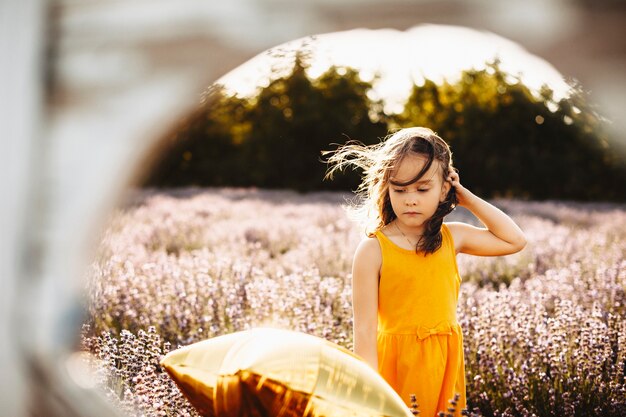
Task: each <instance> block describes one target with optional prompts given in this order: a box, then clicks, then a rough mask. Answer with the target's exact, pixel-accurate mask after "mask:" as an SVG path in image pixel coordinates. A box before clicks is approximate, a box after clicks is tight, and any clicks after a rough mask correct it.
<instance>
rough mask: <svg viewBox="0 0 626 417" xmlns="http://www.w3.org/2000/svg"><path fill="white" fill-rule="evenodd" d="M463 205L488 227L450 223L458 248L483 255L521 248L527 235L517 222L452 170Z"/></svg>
mask: <svg viewBox="0 0 626 417" xmlns="http://www.w3.org/2000/svg"><path fill="white" fill-rule="evenodd" d="M451 176H452V184H453V185H454V186H455V188H456V190H457V195H458V196H459V205H460V206H462V207H465V208H467V209H468V210H469V211H471V212H472V213H473V214H474V215H475V216H476V217H477V218H478V219H479V220H480V221H481V222H482V223H483V224H484V225H485V226H486V227H487V228H486V229H485V228H479V227H475V226H472V225H469V224H466V223H457V222H454V223H446V224H447V225H448V227H449V228H450V231H451V232H452V235H453V237H454V241H455V246H456V250H457V252H460V253H467V254H470V255H479V256H501V255H509V254H511V253H515V252H519V251H521V250H522V249H524V247H525V246H526V236H525V235H524V232H522V230H521V229H520V228H519V226H518V225H517V224H515V222H514V221H513V220H512V219H511V218H510V217H509V216H507V215H506V214H505V213H504V212H503V211H501V210H500V209H498V208H497V207H495V206H493V205H492V204H489V203H488V202H486V201H485V200H483V199H481V198H480V197H478V196H476V195H474V194H473V193H472V192H471V191H469V190H468V189H467V188H464V187H463V186H462V185H461V184H460V181H459V177H458V174H457V173H453V174H451Z"/></svg>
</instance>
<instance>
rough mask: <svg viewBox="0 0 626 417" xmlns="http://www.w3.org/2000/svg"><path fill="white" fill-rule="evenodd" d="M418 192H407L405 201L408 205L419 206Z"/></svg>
mask: <svg viewBox="0 0 626 417" xmlns="http://www.w3.org/2000/svg"><path fill="white" fill-rule="evenodd" d="M417 194H418V193H407V194H406V200H405V203H406V205H407V206H417V203H418V202H419V197H418V195H417Z"/></svg>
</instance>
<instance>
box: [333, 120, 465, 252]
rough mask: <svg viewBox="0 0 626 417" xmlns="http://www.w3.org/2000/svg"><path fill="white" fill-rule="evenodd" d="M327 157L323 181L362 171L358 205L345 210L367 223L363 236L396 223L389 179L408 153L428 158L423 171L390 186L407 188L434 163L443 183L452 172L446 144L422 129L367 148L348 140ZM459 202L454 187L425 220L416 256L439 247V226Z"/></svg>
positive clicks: (351, 215)
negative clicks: (349, 171) (337, 174)
mask: <svg viewBox="0 0 626 417" xmlns="http://www.w3.org/2000/svg"><path fill="white" fill-rule="evenodd" d="M323 154H324V155H326V154H330V157H329V158H328V160H327V161H326V162H327V163H328V164H329V168H328V170H327V172H326V176H325V178H330V179H332V178H333V174H334V173H335V172H336V171H338V170H339V171H342V170H344V169H345V168H347V167H352V169H353V170H356V169H362V170H363V175H362V181H361V184H360V185H359V187H358V188H357V190H356V193H357V197H359V200H360V201H359V202H358V203H355V204H353V205H352V206H350V207H348V214H349V215H350V217H352V218H353V219H355V220H358V221H360V222H363V223H366V230H365V231H366V233H367V235H368V236H370V237H372V236H373V235H374V233H375V232H376V231H378V230H380V229H382V228H383V227H384V226H385V225H387V224H389V223H391V222H392V221H393V220H395V218H396V215H395V213H394V212H393V209H392V207H391V200H390V199H389V184H390V179H389V178H390V176H391V174H392V173H393V171H394V169H395V168H396V167H397V166H398V165H399V164H400V162H401V161H402V159H403V158H404V157H406V156H407V155H409V154H418V155H420V156H423V157H425V158H427V162H426V164H425V165H424V167H423V168H422V170H421V171H420V172H419V173H418V174H417V175H416V176H415V178H413V179H411V180H410V181H408V182H404V183H397V182H392V184H393V185H397V186H406V185H409V184H413V183H414V182H416V181H418V180H419V179H420V178H422V176H423V175H424V174H425V173H426V172H427V171H428V170H429V169H430V166H431V165H432V163H433V162H435V161H437V162H438V163H439V164H440V168H441V169H440V170H439V171H440V172H441V176H442V180H443V181H444V182H445V181H446V179H447V178H448V175H449V173H450V172H451V171H452V170H455V171H458V170H457V169H456V168H454V167H453V165H452V152H451V151H450V147H449V146H448V144H447V143H446V142H445V141H444V140H443V139H441V138H440V137H439V136H437V134H436V133H435V132H433V131H432V130H430V129H428V128H425V127H411V128H406V129H401V130H399V131H397V132H395V133H393V134H392V135H388V136H387V137H386V138H385V139H384V140H383V141H381V142H380V143H378V144H375V145H370V146H366V145H364V144H363V143H361V142H358V141H348V142H346V144H345V145H342V146H339V147H338V148H337V149H336V150H334V151H325V152H323ZM457 203H458V201H457V197H456V193H455V190H454V187H450V191H449V192H448V195H447V196H446V199H445V200H444V201H443V202H442V203H440V204H439V206H438V207H437V210H436V211H435V214H434V215H433V216H432V217H431V218H430V219H428V220H427V222H426V225H425V230H424V235H423V236H421V237H420V239H419V241H418V242H417V244H416V246H415V251H416V252H417V253H420V252H423V253H424V254H430V253H433V252H435V251H436V250H437V249H439V248H440V247H441V244H442V236H441V225H442V223H443V219H444V217H445V216H446V215H448V214H449V213H450V212H451V211H452V210H453V209H454V207H456V205H457Z"/></svg>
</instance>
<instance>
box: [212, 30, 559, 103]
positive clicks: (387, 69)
mask: <svg viewBox="0 0 626 417" xmlns="http://www.w3.org/2000/svg"><path fill="white" fill-rule="evenodd" d="M303 45H304V46H305V47H308V48H309V49H310V51H311V53H310V65H311V66H310V68H309V70H308V73H309V75H310V76H311V77H313V78H315V77H317V76H319V75H321V74H322V73H323V72H324V71H325V70H326V69H328V67H329V66H330V65H335V66H340V67H341V66H349V67H352V68H356V69H358V70H359V71H360V74H361V77H362V79H364V80H366V81H372V80H374V77H375V76H376V75H377V74H378V75H379V77H380V78H379V79H378V80H374V81H373V83H374V89H375V91H376V93H377V95H378V96H380V97H382V98H383V99H384V101H385V111H386V112H388V113H395V112H399V111H401V110H402V106H403V104H404V102H405V101H406V99H407V98H408V95H409V93H410V91H411V87H412V84H413V83H415V84H417V85H421V84H423V82H424V79H425V78H428V79H431V80H433V81H435V82H441V81H442V80H444V79H447V80H449V81H456V80H457V79H458V77H459V75H460V73H461V71H462V70H464V69H470V68H475V69H482V68H484V64H485V62H489V61H493V60H494V59H495V58H496V57H497V58H498V59H499V60H500V68H501V69H502V70H503V71H505V72H507V73H509V74H510V75H511V77H510V80H509V82H515V77H517V76H519V77H520V78H521V80H522V81H523V82H524V84H525V85H527V86H528V87H529V88H530V89H531V91H533V92H535V93H537V92H538V91H539V89H540V88H541V86H542V85H547V86H549V87H550V88H551V89H552V90H554V98H555V99H556V100H557V101H558V100H559V99H560V98H563V97H566V96H567V93H568V90H569V86H568V84H567V83H566V82H565V80H564V79H563V76H562V75H561V74H560V73H559V72H558V71H557V70H556V69H555V68H554V67H553V66H552V65H550V64H549V63H548V62H546V61H545V60H543V59H542V58H539V57H537V56H535V55H533V54H531V53H529V52H528V51H526V50H525V49H524V48H523V47H521V46H520V45H518V44H517V43H515V42H513V41H510V40H508V39H505V38H503V37H501V36H498V35H495V34H493V33H491V32H486V31H478V30H474V29H470V28H466V27H460V26H447V25H430V24H429V25H419V26H415V27H413V28H411V29H409V30H407V31H406V32H401V31H398V30H395V29H379V30H369V29H355V30H350V31H344V32H335V33H328V34H323V35H316V36H313V37H307V38H302V39H297V40H294V41H291V42H287V43H285V44H282V45H279V46H277V47H275V48H272V49H270V50H268V51H265V52H263V53H261V54H259V55H257V56H256V57H254V58H252V59H251V60H250V61H248V62H246V63H244V64H243V65H241V66H239V67H238V68H236V69H234V70H233V71H231V72H229V73H228V74H226V75H225V76H224V77H222V78H221V79H220V80H218V82H219V83H223V84H224V85H225V87H226V88H227V90H229V91H231V92H234V93H236V94H237V95H239V96H250V95H252V94H254V93H255V91H256V89H257V88H258V87H259V86H261V87H262V86H267V85H268V83H269V80H270V79H272V78H276V77H280V76H282V75H285V74H287V73H288V71H289V70H290V69H291V64H292V62H293V57H294V56H295V51H296V50H297V49H298V48H300V47H302V46H303Z"/></svg>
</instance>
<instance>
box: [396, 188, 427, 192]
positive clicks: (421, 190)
mask: <svg viewBox="0 0 626 417" xmlns="http://www.w3.org/2000/svg"><path fill="white" fill-rule="evenodd" d="M428 190H430V188H426V189H423V188H420V189H418V190H417V191H419V192H422V193H425V192H426V191H428ZM393 191H395V192H396V193H402V192H404V190H396V189H394V190H393Z"/></svg>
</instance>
